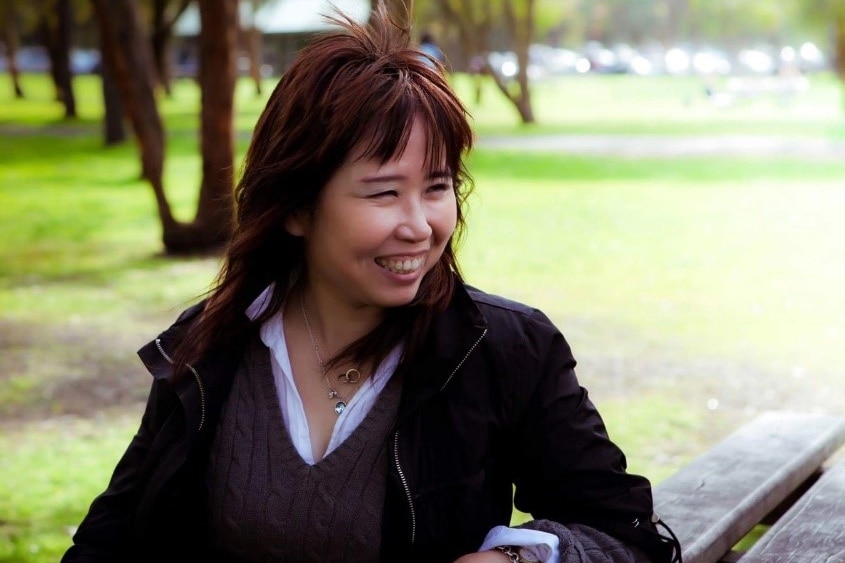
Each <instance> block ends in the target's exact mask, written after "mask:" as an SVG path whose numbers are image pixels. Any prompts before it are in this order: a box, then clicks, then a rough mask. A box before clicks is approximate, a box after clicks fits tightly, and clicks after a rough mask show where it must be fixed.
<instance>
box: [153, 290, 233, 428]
mask: <svg viewBox="0 0 845 563" xmlns="http://www.w3.org/2000/svg"><path fill="white" fill-rule="evenodd" d="M204 308H205V301H201V302H200V303H198V304H196V305H194V306H192V307H190V308H188V309H186V310H185V311H184V312H183V313H182V314H181V315H180V316H179V318H178V319H177V320H176V322H175V323H174V324H173V325H172V326H170V328H168V329H167V330H165V331H164V332H162V333H161V334H159V336H158V337H157V338H156V339H155V340H153V341H151V342H149V343H147V344H146V345H145V346H143V347H142V348H141V349H140V350H138V356H139V357H140V358H141V361H142V362H143V363H144V366H145V367H146V368H147V370H148V371H149V372H150V374H151V375H152V376H153V378H155V379H156V380H168V381H170V382H171V384H172V385H173V390H174V391H175V393H176V394H177V395H178V396H179V400H180V402H181V403H182V405H183V409H184V415H185V424H186V428H187V429H188V431H189V432H191V433H198V432H199V431H201V430H204V429H206V428H208V427H209V426H212V427H213V425H214V424H215V422H216V416H217V414H218V413H219V411H220V410H221V408H222V405H223V401H224V400H225V398H226V394H227V393H228V389H229V384H230V383H231V381H232V378H233V377H234V372H235V369H236V368H237V362H238V361H239V360H240V351H241V347H240V346H238V345H237V344H236V343H233V344H232V345H230V346H225V347H222V348H220V349H218V350H215V351H213V352H212V353H211V354H209V356H208V357H207V358H205V359H203V360H202V361H201V362H200V363H198V364H197V365H196V366H188V367H189V370H188V372H187V373H186V374H185V375H184V376H183V377H180V378H179V379H176V380H174V378H173V375H174V372H173V369H174V366H173V353H174V351H175V349H176V346H177V345H178V343H179V342H181V341H182V340H183V339H184V338H185V337H186V335H187V333H188V330H189V328H190V326H191V325H192V324H193V323H194V322H195V321H196V319H197V318H198V317H199V315H200V313H201V312H202V311H203V309H204ZM234 350H237V351H238V353H233V351H234Z"/></svg>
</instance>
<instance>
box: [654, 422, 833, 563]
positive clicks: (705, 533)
mask: <svg viewBox="0 0 845 563" xmlns="http://www.w3.org/2000/svg"><path fill="white" fill-rule="evenodd" d="M843 443H845V417H839V416H829V415H815V414H803V413H791V412H768V413H764V414H763V415H761V416H759V417H758V418H756V419H754V420H752V421H751V422H749V423H747V424H746V425H745V426H743V427H741V428H740V429H738V430H737V431H735V432H734V433H733V434H731V435H730V436H728V437H727V438H726V439H725V440H723V441H722V442H720V443H719V444H717V445H716V446H714V447H713V448H711V449H710V450H708V451H707V452H705V453H704V454H702V455H701V456H700V457H698V458H696V459H694V460H693V461H692V462H690V463H689V464H688V465H687V466H685V467H683V468H681V469H680V470H679V471H678V472H677V473H675V474H673V475H672V476H670V477H669V478H667V479H666V480H665V481H663V482H661V483H659V484H658V485H657V486H656V487H655V489H654V498H655V511H656V512H657V514H658V515H659V516H660V518H661V519H662V520H663V521H664V522H665V523H666V524H668V525H669V526H670V527H671V528H672V530H673V531H674V532H675V534H676V535H677V536H678V539H679V540H680V543H681V546H682V555H683V561H684V563H717V562H736V561H740V562H742V563H836V562H839V563H845V451H839V450H840V448H841V446H842V445H843ZM760 525H764V526H771V527H770V528H768V529H767V530H766V531H765V533H764V534H763V535H762V537H760V538H759V539H758V540H757V541H756V542H755V543H754V544H753V545H752V546H751V547H750V549H748V550H747V551H740V550H737V549H735V546H736V545H737V543H738V542H739V541H740V540H741V539H743V538H744V537H746V535H747V534H748V533H749V532H751V531H752V529H754V528H755V527H756V526H760Z"/></svg>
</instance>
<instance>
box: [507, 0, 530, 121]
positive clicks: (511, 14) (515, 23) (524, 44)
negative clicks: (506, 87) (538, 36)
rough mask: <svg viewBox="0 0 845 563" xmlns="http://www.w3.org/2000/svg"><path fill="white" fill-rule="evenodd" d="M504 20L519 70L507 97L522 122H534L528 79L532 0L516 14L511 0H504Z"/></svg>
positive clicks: (526, 1)
mask: <svg viewBox="0 0 845 563" xmlns="http://www.w3.org/2000/svg"><path fill="white" fill-rule="evenodd" d="M504 8H505V21H506V22H507V25H508V28H509V29H510V30H511V34H512V37H513V47H514V52H515V53H516V60H517V65H518V66H519V70H518V71H517V73H516V88H515V91H514V92H511V93H510V94H509V96H508V97H509V98H510V99H511V101H512V102H513V104H514V106H516V110H517V112H519V117H520V119H521V120H522V123H523V124H529V123H534V121H535V120H534V110H533V108H532V105H531V86H530V83H529V80H528V48H529V46H530V45H531V39H532V38H533V37H534V0H525V1H524V3H523V9H524V10H525V12H524V13H522V14H517V12H516V10H515V8H514V5H513V3H512V1H511V0H505V2H504Z"/></svg>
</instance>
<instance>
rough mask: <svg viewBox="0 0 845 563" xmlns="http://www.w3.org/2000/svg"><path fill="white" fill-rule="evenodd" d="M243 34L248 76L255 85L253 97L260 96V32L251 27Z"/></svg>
mask: <svg viewBox="0 0 845 563" xmlns="http://www.w3.org/2000/svg"><path fill="white" fill-rule="evenodd" d="M243 32H244V43H245V44H246V52H247V55H248V56H249V76H250V78H252V81H253V83H254V84H255V95H256V96H261V93H262V87H261V78H262V77H261V64H262V62H261V59H262V57H261V42H262V36H261V30H260V29H258V28H257V27H255V26H254V25H252V26H250V27H249V28H247V29H245V30H243Z"/></svg>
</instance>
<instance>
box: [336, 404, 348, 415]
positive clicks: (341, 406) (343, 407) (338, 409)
mask: <svg viewBox="0 0 845 563" xmlns="http://www.w3.org/2000/svg"><path fill="white" fill-rule="evenodd" d="M345 410H346V403H344V402H343V401H338V402H337V403H335V406H334V412H336V413H337V414H338V415H340V414H341V413H342V412H343V411H345Z"/></svg>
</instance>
